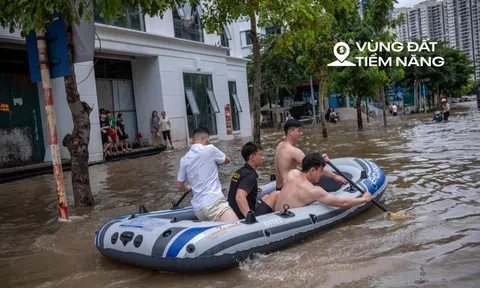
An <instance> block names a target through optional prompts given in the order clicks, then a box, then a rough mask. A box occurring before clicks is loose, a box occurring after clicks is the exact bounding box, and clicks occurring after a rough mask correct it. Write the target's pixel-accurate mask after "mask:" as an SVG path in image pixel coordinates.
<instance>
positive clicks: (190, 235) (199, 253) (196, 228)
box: [95, 158, 387, 272]
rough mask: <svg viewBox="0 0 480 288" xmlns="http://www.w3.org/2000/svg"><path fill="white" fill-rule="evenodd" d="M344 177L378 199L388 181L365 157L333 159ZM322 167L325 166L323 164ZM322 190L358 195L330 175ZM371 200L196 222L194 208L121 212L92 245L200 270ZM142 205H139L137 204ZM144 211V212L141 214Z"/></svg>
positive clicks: (232, 261)
mask: <svg viewBox="0 0 480 288" xmlns="http://www.w3.org/2000/svg"><path fill="white" fill-rule="evenodd" d="M331 161H332V163H333V164H334V165H335V166H337V167H338V168H339V169H340V170H341V171H342V172H344V173H345V175H346V176H347V177H349V178H350V179H352V180H353V181H354V182H356V184H358V185H359V186H360V187H362V188H365V189H368V191H369V192H370V193H371V194H372V195H373V196H374V197H375V199H377V200H379V199H380V198H381V197H382V194H383V192H384V191H385V187H386V185H387V180H386V177H385V174H384V172H383V170H382V169H381V168H380V167H378V166H377V165H376V164H374V163H373V162H371V161H369V160H365V159H359V158H339V159H333V160H331ZM325 169H329V166H327V167H326V168H325ZM318 185H320V186H322V187H323V188H324V189H325V190H327V191H329V192H330V193H333V194H335V195H337V196H341V197H352V198H356V197H361V193H360V192H358V191H357V190H356V189H354V188H353V187H351V186H350V184H347V185H344V186H343V187H341V186H340V185H339V184H338V183H337V182H335V181H333V179H331V178H324V179H321V180H320V182H319V184H318ZM261 188H262V190H263V191H262V193H259V194H260V195H259V197H262V196H263V195H265V194H268V193H270V192H272V191H274V189H275V182H272V183H268V184H266V185H263V186H261ZM370 206H372V203H371V202H370V203H366V204H363V205H358V206H354V207H351V208H348V209H345V208H336V207H329V206H325V205H323V204H320V203H314V204H312V205H309V206H306V207H301V208H295V209H288V207H285V208H286V209H285V210H283V211H278V212H274V213H270V214H267V215H262V216H258V217H256V218H255V217H253V218H254V219H250V220H252V221H247V220H241V221H236V222H229V223H226V222H200V221H198V220H197V219H196V217H195V214H194V213H193V210H192V207H186V208H181V209H171V210H164V211H157V212H150V213H148V212H146V210H145V209H140V213H139V214H133V215H129V216H124V217H119V218H117V219H114V220H112V221H109V222H108V223H106V224H105V225H103V226H102V227H101V228H100V229H99V230H98V231H97V232H96V237H95V246H96V247H97V249H98V251H100V253H102V254H103V255H105V256H107V257H109V258H112V259H114V260H116V261H120V262H123V263H127V264H131V265H135V266H138V267H144V268H148V269H155V270H163V271H170V272H201V271H212V270H218V269H224V268H228V267H231V266H234V265H236V264H238V262H239V261H242V260H245V259H246V258H248V257H249V256H250V255H252V254H253V253H270V252H274V251H277V250H279V249H282V248H285V247H287V246H289V245H292V244H294V243H297V242H299V241H302V240H304V239H306V238H307V237H309V236H312V235H314V234H317V233H319V232H321V231H322V230H324V229H326V228H327V227H329V226H332V225H334V224H335V223H338V222H340V221H344V220H345V219H347V218H349V217H352V216H353V215H355V214H357V213H359V212H361V211H363V210H365V209H366V208H368V207H370ZM141 208H143V207H141ZM142 212H143V213H142Z"/></svg>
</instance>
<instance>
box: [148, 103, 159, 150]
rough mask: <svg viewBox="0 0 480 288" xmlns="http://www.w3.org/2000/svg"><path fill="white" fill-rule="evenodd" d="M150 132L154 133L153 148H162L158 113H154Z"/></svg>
mask: <svg viewBox="0 0 480 288" xmlns="http://www.w3.org/2000/svg"><path fill="white" fill-rule="evenodd" d="M150 132H151V133H152V142H153V147H157V148H158V147H160V145H159V140H160V118H158V114H157V111H153V112H152V118H151V119H150Z"/></svg>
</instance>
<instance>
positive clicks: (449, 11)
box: [393, 0, 480, 81]
mask: <svg viewBox="0 0 480 288" xmlns="http://www.w3.org/2000/svg"><path fill="white" fill-rule="evenodd" d="M401 14H403V15H404V22H403V23H402V24H400V25H398V27H396V29H395V32H396V34H397V40H399V41H411V40H413V39H430V40H436V41H445V42H447V43H448V45H449V46H450V47H453V48H457V49H459V50H460V51H462V52H464V53H465V54H466V55H467V56H468V58H469V59H470V60H471V61H472V62H473V65H474V67H475V74H474V75H473V78H474V80H475V81H476V80H480V0H445V1H436V0H430V1H425V2H421V3H419V4H417V5H415V6H414V7H413V8H397V9H395V10H394V13H393V15H394V17H395V18H397V17H399V15H401ZM405 30H406V31H405Z"/></svg>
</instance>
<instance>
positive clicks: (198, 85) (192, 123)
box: [183, 73, 220, 137]
mask: <svg viewBox="0 0 480 288" xmlns="http://www.w3.org/2000/svg"><path fill="white" fill-rule="evenodd" d="M183 83H184V87H185V98H186V101H185V102H186V106H187V107H186V108H187V119H188V131H189V135H190V137H191V136H192V135H193V130H194V129H195V128H197V127H199V126H203V127H206V128H208V130H209V131H210V134H212V135H217V134H218V132H217V120H216V115H215V113H219V112H220V109H219V108H218V104H217V100H216V98H215V94H214V92H213V85H212V76H211V75H201V74H189V73H185V74H183Z"/></svg>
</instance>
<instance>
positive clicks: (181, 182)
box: [177, 127, 238, 222]
mask: <svg viewBox="0 0 480 288" xmlns="http://www.w3.org/2000/svg"><path fill="white" fill-rule="evenodd" d="M228 163H230V158H229V157H228V156H226V155H225V154H224V153H223V152H222V151H220V150H219V149H218V148H217V147H215V146H213V145H211V144H210V133H209V131H208V129H207V128H204V127H198V128H196V129H195V130H194V131H193V144H192V146H191V147H190V150H189V151H188V153H187V154H185V156H183V157H182V159H181V160H180V168H179V170H178V177H177V189H178V190H179V191H180V192H184V191H185V190H187V191H188V190H190V189H191V190H192V192H193V198H192V206H193V210H194V212H195V215H196V216H197V218H198V220H200V221H224V222H229V221H236V220H238V217H237V215H235V212H234V211H233V210H232V208H231V207H230V206H229V205H228V202H227V201H226V200H225V198H224V195H223V193H222V185H221V183H220V179H219V178H218V168H217V165H219V164H228ZM186 180H188V183H190V185H191V186H190V185H186V186H185V181H186Z"/></svg>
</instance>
